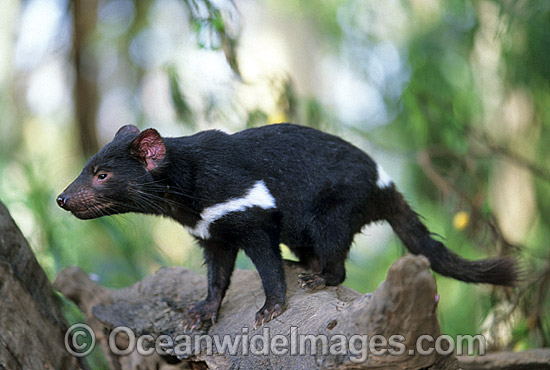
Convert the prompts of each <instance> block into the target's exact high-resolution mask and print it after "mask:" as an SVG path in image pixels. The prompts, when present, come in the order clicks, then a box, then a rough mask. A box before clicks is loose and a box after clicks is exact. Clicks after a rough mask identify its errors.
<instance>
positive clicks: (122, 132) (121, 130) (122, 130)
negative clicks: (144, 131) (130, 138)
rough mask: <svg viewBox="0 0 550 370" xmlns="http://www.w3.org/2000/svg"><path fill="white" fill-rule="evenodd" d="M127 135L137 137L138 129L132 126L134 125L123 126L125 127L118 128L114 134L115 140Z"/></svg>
mask: <svg viewBox="0 0 550 370" xmlns="http://www.w3.org/2000/svg"><path fill="white" fill-rule="evenodd" d="M129 134H132V135H137V134H139V128H137V127H136V126H134V125H125V126H122V127H121V128H119V129H118V131H117V132H116V134H115V139H118V138H119V137H121V136H124V135H129Z"/></svg>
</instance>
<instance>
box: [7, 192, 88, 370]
mask: <svg viewBox="0 0 550 370" xmlns="http://www.w3.org/2000/svg"><path fill="white" fill-rule="evenodd" d="M0 297H1V301H2V302H1V304H0V369H12V370H17V369H81V368H87V367H86V364H85V361H84V360H82V361H80V360H77V358H75V357H73V356H71V355H70V354H69V353H68V352H67V350H66V349H65V346H64V335H65V331H66V329H67V324H66V322H65V319H64V318H63V315H62V314H61V309H60V304H59V300H58V298H57V296H56V295H55V293H54V292H53V289H52V286H51V283H50V281H49V280H48V278H47V277H46V274H45V273H44V271H43V270H42V268H41V267H40V265H39V264H38V262H37V261H36V258H35V257H34V254H33V253H32V251H31V249H30V248H29V245H28V244H27V242H26V240H25V238H24V237H23V235H22V234H21V232H20V231H19V228H18V227H17V225H16V224H15V222H14V221H13V219H12V218H11V216H10V215H9V212H8V210H7V209H6V207H5V206H4V205H3V204H2V203H0Z"/></svg>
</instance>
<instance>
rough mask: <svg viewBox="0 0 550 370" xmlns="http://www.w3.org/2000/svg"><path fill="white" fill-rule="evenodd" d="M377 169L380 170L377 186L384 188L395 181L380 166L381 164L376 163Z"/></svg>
mask: <svg viewBox="0 0 550 370" xmlns="http://www.w3.org/2000/svg"><path fill="white" fill-rule="evenodd" d="M376 171H377V172H378V180H377V181H376V186H378V188H380V189H383V188H387V187H388V186H390V185H391V184H392V182H393V180H392V179H391V177H390V175H388V173H387V172H386V171H385V170H384V169H383V168H382V166H380V165H379V164H377V165H376Z"/></svg>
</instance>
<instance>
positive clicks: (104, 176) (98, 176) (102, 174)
mask: <svg viewBox="0 0 550 370" xmlns="http://www.w3.org/2000/svg"><path fill="white" fill-rule="evenodd" d="M107 176H108V174H106V173H104V172H102V173H98V174H97V179H98V180H105V179H106V178H107Z"/></svg>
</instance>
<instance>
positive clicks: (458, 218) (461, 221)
mask: <svg viewBox="0 0 550 370" xmlns="http://www.w3.org/2000/svg"><path fill="white" fill-rule="evenodd" d="M469 223H470V214H469V213H468V212H465V211H458V212H457V213H456V214H455V216H454V217H453V226H454V228H455V229H456V230H458V231H461V230H464V229H465V228H466V227H467V226H468V224H469Z"/></svg>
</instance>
